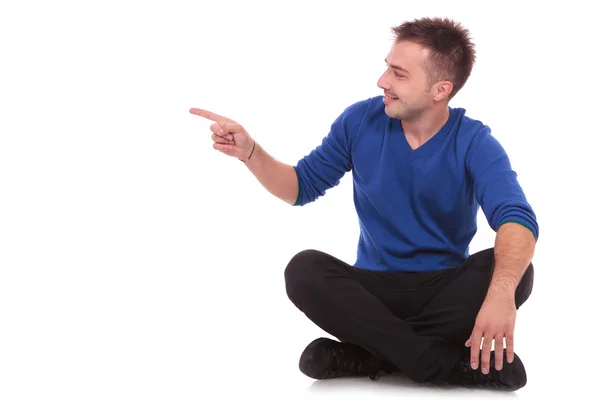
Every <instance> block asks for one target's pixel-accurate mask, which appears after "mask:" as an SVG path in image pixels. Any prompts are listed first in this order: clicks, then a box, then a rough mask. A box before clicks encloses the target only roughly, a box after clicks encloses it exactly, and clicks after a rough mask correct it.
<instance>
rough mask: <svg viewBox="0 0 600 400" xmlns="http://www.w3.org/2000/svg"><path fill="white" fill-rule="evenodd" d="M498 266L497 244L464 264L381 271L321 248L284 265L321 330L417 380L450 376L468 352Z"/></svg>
mask: <svg viewBox="0 0 600 400" xmlns="http://www.w3.org/2000/svg"><path fill="white" fill-rule="evenodd" d="M493 268H494V249H493V248H491V249H487V250H483V251H481V252H478V253H475V254H473V255H471V256H470V257H469V258H468V259H467V260H466V262H465V265H464V266H462V267H460V268H453V269H446V270H442V271H433V272H375V271H367V270H363V269H359V268H355V267H353V266H351V265H348V264H346V263H345V262H343V261H341V260H339V259H337V258H335V257H333V256H331V255H329V254H326V253H323V252H320V251H317V250H305V251H302V252H300V253H298V254H297V255H295V256H294V257H293V258H292V259H291V260H290V262H289V264H288V265H287V267H286V270H285V284H286V290H287V294H288V297H289V298H290V300H291V301H292V302H293V303H294V304H295V305H296V307H298V309H300V310H301V311H302V312H303V313H304V314H306V316H307V317H308V318H309V319H310V320H311V321H312V322H314V323H315V324H316V325H318V326H319V327H320V328H321V329H323V330H324V331H326V332H328V333H329V334H331V335H333V336H334V337H336V338H338V339H339V340H340V341H345V342H351V343H355V344H357V345H360V346H361V347H363V348H364V349H366V350H368V351H369V352H370V353H372V354H374V355H375V356H377V357H379V358H380V359H382V360H386V361H389V362H391V363H392V364H394V365H395V366H396V367H397V368H398V369H399V370H400V371H402V372H403V373H404V374H406V375H407V376H408V377H409V378H410V379H412V380H414V381H417V382H424V381H431V382H436V383H441V382H444V381H445V380H446V379H447V378H448V377H449V375H450V373H451V372H452V369H453V368H454V366H455V365H456V363H457V362H458V361H459V359H460V357H461V355H463V354H465V351H466V352H468V348H466V347H465V342H466V341H467V339H468V338H469V336H470V335H471V332H472V330H473V326H474V324H475V318H476V317H477V313H478V312H479V309H480V307H481V304H482V303H483V301H484V299H485V296H486V294H487V290H488V287H489V284H490V280H491V277H492V272H493ZM532 286H533V265H532V264H530V265H529V267H528V268H527V270H526V272H525V274H524V275H523V277H522V279H521V282H520V283H519V285H518V287H517V290H516V294H515V302H516V306H517V308H519V307H520V306H521V305H522V304H523V303H524V302H525V300H527V298H528V297H529V295H530V294H531V289H532Z"/></svg>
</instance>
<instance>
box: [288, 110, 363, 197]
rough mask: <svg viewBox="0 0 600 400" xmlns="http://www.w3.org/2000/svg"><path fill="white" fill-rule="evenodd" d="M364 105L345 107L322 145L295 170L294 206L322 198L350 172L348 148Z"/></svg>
mask: <svg viewBox="0 0 600 400" xmlns="http://www.w3.org/2000/svg"><path fill="white" fill-rule="evenodd" d="M365 105H366V103H365V102H364V101H363V102H358V103H355V104H353V105H351V106H349V107H347V108H346V109H345V110H344V111H343V112H342V113H341V114H340V115H339V116H338V117H337V118H336V119H335V121H334V122H333V123H332V125H331V129H330V131H329V133H328V134H327V136H325V137H324V138H323V140H322V142H321V144H320V145H319V146H317V147H316V148H315V149H314V150H312V151H311V152H310V153H309V154H308V155H306V156H304V157H303V158H302V159H300V160H299V161H298V163H297V165H295V166H294V169H295V170H296V176H297V177H298V197H297V199H296V203H295V204H294V205H295V206H303V205H305V204H308V203H311V202H313V201H315V200H316V199H317V198H319V197H320V196H323V195H324V194H325V192H326V191H327V190H328V189H330V188H332V187H334V186H337V185H338V184H339V183H340V180H341V178H342V177H343V176H344V174H346V173H347V172H348V171H350V170H351V169H352V156H351V145H352V141H353V137H354V135H355V134H356V132H357V131H358V128H359V126H360V123H361V121H362V118H363V116H364V114H365V111H366V108H365Z"/></svg>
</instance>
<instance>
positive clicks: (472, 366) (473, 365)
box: [463, 363, 477, 369]
mask: <svg viewBox="0 0 600 400" xmlns="http://www.w3.org/2000/svg"><path fill="white" fill-rule="evenodd" d="M463 365H464V364H463ZM471 368H473V369H477V363H471Z"/></svg>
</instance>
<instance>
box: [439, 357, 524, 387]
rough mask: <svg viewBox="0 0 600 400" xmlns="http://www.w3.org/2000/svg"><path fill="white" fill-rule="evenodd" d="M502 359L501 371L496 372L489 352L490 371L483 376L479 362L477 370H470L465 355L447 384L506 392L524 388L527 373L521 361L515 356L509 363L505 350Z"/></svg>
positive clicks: (469, 358)
mask: <svg viewBox="0 0 600 400" xmlns="http://www.w3.org/2000/svg"><path fill="white" fill-rule="evenodd" d="M503 357H504V360H503V362H502V369H501V370H500V371H497V370H496V368H494V362H495V358H494V351H491V352H490V370H489V371H488V373H487V374H484V373H483V372H481V361H480V362H479V368H477V369H476V370H474V369H472V368H471V356H470V353H469V354H467V353H465V355H463V357H462V358H461V360H460V362H459V363H458V364H457V365H456V367H455V368H454V371H452V375H451V376H450V378H449V379H448V383H450V384H453V385H460V386H465V387H475V388H485V389H499V390H508V391H515V390H518V389H520V388H522V387H523V386H525V384H526V383H527V373H526V372H525V366H524V365H523V362H522V361H521V359H520V358H519V357H518V356H517V355H516V354H515V357H514V360H513V362H512V363H509V362H508V361H507V360H506V350H503ZM480 358H481V356H480Z"/></svg>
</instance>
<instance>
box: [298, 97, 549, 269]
mask: <svg viewBox="0 0 600 400" xmlns="http://www.w3.org/2000/svg"><path fill="white" fill-rule="evenodd" d="M384 107H385V105H384V104H383V97H382V96H378V97H373V98H369V99H366V100H362V101H359V102H356V103H354V104H352V105H350V106H349V107H347V108H346V109H345V110H344V111H343V112H342V113H341V115H339V116H338V118H337V119H336V120H335V121H334V122H333V124H332V125H331V130H330V131H329V133H328V134H327V135H326V136H325V137H324V139H323V141H322V143H321V144H320V145H319V146H317V147H316V148H315V149H314V150H312V151H311V152H310V153H309V154H307V155H306V156H304V157H303V158H301V159H300V160H299V161H298V163H297V164H296V165H295V166H294V169H295V170H296V174H297V177H298V184H299V192H298V198H297V200H296V204H295V205H296V206H304V205H306V204H308V203H311V202H313V201H315V200H316V199H317V198H318V197H320V196H322V195H324V194H325V192H326V191H327V190H328V189H330V188H332V187H334V186H336V185H338V184H339V182H340V179H341V178H342V176H343V175H344V174H345V173H347V172H349V171H352V177H353V185H354V204H355V207H356V212H357V214H358V223H359V227H360V235H359V238H358V249H357V258H356V261H355V263H354V266H356V267H358V268H364V269H369V270H376V271H433V270H440V269H445V268H452V267H458V266H461V265H463V263H464V261H465V259H466V258H467V257H468V256H469V244H470V242H471V240H472V239H473V236H474V235H475V233H476V231H477V212H478V210H479V207H481V209H482V210H483V213H484V214H485V216H486V218H487V221H488V223H489V226H490V227H491V228H492V229H493V230H494V231H497V230H498V228H499V227H500V225H502V224H504V223H506V222H517V223H519V224H521V225H523V226H525V227H527V228H528V229H529V230H531V232H532V233H533V235H534V237H535V239H536V240H537V237H538V233H539V231H538V229H539V228H538V223H537V220H536V216H535V213H534V211H533V209H532V207H531V206H530V204H529V203H528V201H527V199H526V197H525V194H524V192H523V190H522V188H521V186H520V184H519V182H518V180H517V174H516V173H515V171H514V170H513V169H512V167H511V164H510V161H509V158H508V156H507V154H506V152H505V150H504V148H503V147H502V146H501V144H500V143H499V142H498V140H497V139H495V138H494V137H493V136H492V135H491V132H490V129H489V127H488V126H486V125H484V124H483V123H481V122H480V121H477V120H474V119H471V118H469V117H467V116H466V115H465V110H464V109H462V108H449V110H450V117H449V119H448V121H447V122H446V124H445V125H444V126H443V127H442V129H441V130H440V131H439V132H437V133H436V134H435V135H434V136H433V137H432V138H431V139H430V140H428V141H427V142H425V143H424V144H423V145H421V146H420V147H418V148H417V149H414V150H413V149H412V148H411V147H410V145H409V144H408V142H407V140H406V137H405V135H404V132H403V130H402V124H401V122H400V120H398V119H392V118H389V117H388V116H387V115H386V113H385V111H384Z"/></svg>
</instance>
